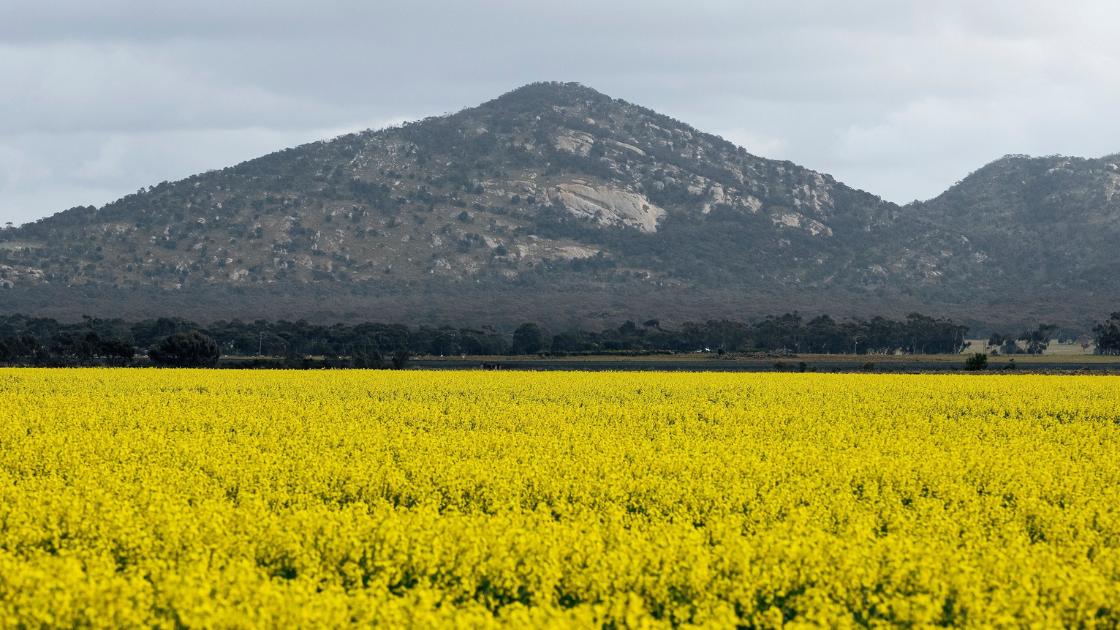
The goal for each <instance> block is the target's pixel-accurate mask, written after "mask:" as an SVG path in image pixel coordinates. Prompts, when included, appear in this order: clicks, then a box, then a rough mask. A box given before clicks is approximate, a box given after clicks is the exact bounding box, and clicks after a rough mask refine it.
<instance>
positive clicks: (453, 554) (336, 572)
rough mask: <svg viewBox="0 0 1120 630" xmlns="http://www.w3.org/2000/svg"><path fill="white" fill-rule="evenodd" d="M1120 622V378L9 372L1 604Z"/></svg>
mask: <svg viewBox="0 0 1120 630" xmlns="http://www.w3.org/2000/svg"><path fill="white" fill-rule="evenodd" d="M355 623H356V624H365V625H368V624H381V625H386V626H390V627H400V626H405V627H432V626H462V627H485V626H511V627H526V626H531V627H541V626H548V627H620V628H621V627H673V626H690V625H695V626H710V627H729V626H735V625H741V626H748V627H778V626H781V625H783V624H787V625H800V626H829V627H847V626H866V625H900V624H907V625H909V624H912V625H916V626H929V625H953V626H974V627H976V626H1006V625H1034V626H1039V627H1055V626H1086V627H1093V626H1098V627H1116V626H1117V625H1118V624H1120V379H1117V378H1112V377H1051V376H981V377H972V376H949V375H944V376H927V375H923V376H908V375H889V376H888V375H812V374H734V375H732V374H711V373H708V374H668V373H609V374H604V373H596V374H590V373H485V372H419V371H405V372H372V371H369V372H367V371H344V372H271V371H270V372H238V371H186V370H184V371H179V370H166V371H163V370H111V369H91V370H0V627H13V626H21V627H41V626H51V627H54V626H67V627H71V626H82V627H133V626H156V627H182V626H186V627H337V626H345V625H351V624H355Z"/></svg>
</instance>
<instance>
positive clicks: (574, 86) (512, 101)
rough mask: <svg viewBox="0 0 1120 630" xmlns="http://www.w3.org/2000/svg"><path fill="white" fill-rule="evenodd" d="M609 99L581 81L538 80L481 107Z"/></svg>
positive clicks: (563, 103)
mask: <svg viewBox="0 0 1120 630" xmlns="http://www.w3.org/2000/svg"><path fill="white" fill-rule="evenodd" d="M610 100H612V99H611V97H609V96H607V95H605V94H603V93H602V92H599V91H597V90H594V89H592V88H589V87H587V86H585V85H583V84H581V83H575V82H564V81H538V82H535V83H529V84H526V85H523V86H521V87H519V88H516V89H514V90H511V91H509V92H506V93H505V94H502V95H501V96H499V97H498V98H496V99H494V100H491V101H489V102H487V103H484V104H483V105H482V107H486V106H491V105H504V106H511V105H512V106H517V107H532V106H543V107H549V106H553V105H557V106H564V105H571V104H573V103H576V102H586V101H610Z"/></svg>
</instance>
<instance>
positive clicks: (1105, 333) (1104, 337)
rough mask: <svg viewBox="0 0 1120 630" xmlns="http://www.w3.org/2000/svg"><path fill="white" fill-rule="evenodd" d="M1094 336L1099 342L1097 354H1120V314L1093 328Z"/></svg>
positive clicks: (1115, 314) (1114, 314) (1117, 313)
mask: <svg viewBox="0 0 1120 630" xmlns="http://www.w3.org/2000/svg"><path fill="white" fill-rule="evenodd" d="M1093 334H1094V335H1095V336H1096V340H1097V354H1111V355H1115V354H1120V312H1116V313H1113V314H1112V316H1111V317H1109V318H1108V320H1107V321H1105V322H1101V323H1100V324H1097V325H1096V326H1095V327H1093Z"/></svg>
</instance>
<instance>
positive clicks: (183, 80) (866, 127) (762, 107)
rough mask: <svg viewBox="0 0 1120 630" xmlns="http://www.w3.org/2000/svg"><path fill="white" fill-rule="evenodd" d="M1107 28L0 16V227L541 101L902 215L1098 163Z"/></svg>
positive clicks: (462, 13)
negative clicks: (585, 109) (612, 104)
mask: <svg viewBox="0 0 1120 630" xmlns="http://www.w3.org/2000/svg"><path fill="white" fill-rule="evenodd" d="M779 5H781V6H779ZM1117 25H1120V2H1117V1H1116V0H1078V1H1076V2H1068V3H1059V2H1054V1H1053V0H1048V1H1045V2H1043V1H1034V0H1017V1H1000V0H984V1H982V2H978V1H976V0H969V1H964V0H961V1H955V0H945V1H938V0H929V1H927V2H899V1H898V0H881V1H880V0H847V1H845V2H835V1H833V0H827V1H825V0H821V1H806V2H796V1H790V2H782V3H779V2H773V1H771V0H765V1H753V0H750V1H748V0H738V1H726V2H715V1H703V0H689V1H688V2H683V1H679V0H676V1H672V2H666V1H656V0H643V1H634V2H629V1H626V2H609V1H605V0H598V1H583V0H564V1H562V2H561V1H543V0H542V1H539V2H534V1H532V0H520V1H514V0H510V1H506V2H497V1H490V2H479V1H475V2H438V3H437V2H424V1H419V0H408V1H400V2H393V1H383V0H367V1H364V2H362V1H353V2H342V1H338V2H331V1H327V0H317V1H316V2H294V1H286V0H270V1H268V2H263V1H261V2H243V1H238V0H221V1H215V0H192V1H191V2H160V1H154V0H148V1H146V2H126V1H121V0H98V1H97V2H89V1H88V0H56V1H47V0H2V2H0V85H2V86H3V88H2V89H3V91H2V94H3V98H0V223H2V222H6V221H12V222H15V223H17V224H19V223H22V222H25V221H30V220H34V219H36V218H39V217H43V216H47V215H49V214H53V213H54V212H57V211H59V210H62V209H65V208H68V207H71V206H75V205H89V204H93V205H98V206H100V205H102V204H104V203H106V202H109V201H112V200H114V199H116V198H118V197H120V196H122V195H124V194H127V193H129V192H133V191H135V190H136V189H138V188H140V187H141V186H147V185H149V184H155V183H158V182H160V181H163V180H174V179H179V178H182V177H185V176H188V175H191V174H193V173H196V172H200V171H204V170H208V169H213V168H220V167H223V166H228V165H231V164H234V163H237V162H240V161H242V160H245V159H248V158H252V157H255V156H258V155H261V154H264V153H268V152H270V151H273V150H276V149H280V148H284V147H287V146H292V145H295V144H299V143H302V142H307V141H311V140H316V139H320V138H323V137H329V136H334V135H338V134H340V133H344V132H347V131H354V130H359V129H365V128H370V127H375V128H376V127H381V126H384V125H386V124H392V123H395V122H400V121H403V120H409V119H415V118H422V117H424V116H429V115H433V114H441V113H449V112H453V111H456V110H458V109H461V108H463V107H468V106H472V105H475V104H478V103H479V102H482V101H484V100H488V99H490V98H493V97H495V96H497V95H499V94H501V93H503V92H506V91H509V90H510V89H513V88H515V87H517V86H519V85H522V84H524V83H528V82H532V81H540V80H563V81H579V82H581V83H584V84H586V85H588V86H591V87H593V88H595V89H597V90H599V91H601V92H604V93H606V94H609V95H611V96H615V97H619V98H624V99H626V100H629V101H632V102H635V103H638V104H641V105H645V106H647V107H650V108H652V109H654V110H657V111H659V112H662V113H665V114H668V115H670V116H673V117H674V118H678V119H680V120H683V121H685V122H688V123H690V124H692V125H694V126H695V127H698V128H700V129H702V130H705V131H710V132H713V133H717V134H719V135H722V136H723V137H725V138H727V139H728V140H731V141H733V142H735V143H737V144H741V145H743V146H744V147H746V148H747V149H748V150H749V151H751V152H752V153H755V154H758V155H762V156H766V157H773V158H780V159H789V160H792V161H794V162H797V163H800V164H803V165H805V166H808V167H810V168H813V169H816V170H820V171H824V172H827V173H831V174H833V175H835V176H836V177H837V178H838V179H840V180H841V181H844V182H846V183H848V184H850V185H852V186H855V187H857V188H863V189H865V190H869V191H871V192H874V193H876V194H879V195H882V196H883V197H885V198H887V199H890V200H892V201H897V202H900V203H901V202H906V201H910V200H912V199H916V198H917V199H925V198H929V197H931V196H934V195H936V194H937V193H939V192H940V191H941V190H943V189H944V188H946V187H947V186H949V185H951V184H952V183H953V182H954V181H956V180H958V179H960V178H961V177H963V176H965V175H966V174H967V173H968V172H970V171H972V170H975V169H976V168H978V167H980V166H981V165H983V164H984V163H986V162H989V161H991V160H993V159H995V158H998V157H999V156H1001V155H1004V154H1007V153H1030V154H1035V155H1046V154H1053V153H1063V154H1071V155H1082V156H1092V157H1098V156H1101V155H1106V154H1111V153H1116V152H1120V36H1118V35H1117Z"/></svg>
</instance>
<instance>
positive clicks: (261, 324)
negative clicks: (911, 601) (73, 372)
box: [0, 313, 1120, 368]
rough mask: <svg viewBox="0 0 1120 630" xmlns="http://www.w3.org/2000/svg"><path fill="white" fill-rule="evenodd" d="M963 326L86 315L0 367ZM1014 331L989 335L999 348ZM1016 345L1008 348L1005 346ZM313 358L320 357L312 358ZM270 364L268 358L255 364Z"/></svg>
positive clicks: (478, 350) (8, 341)
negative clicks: (503, 324)
mask: <svg viewBox="0 0 1120 630" xmlns="http://www.w3.org/2000/svg"><path fill="white" fill-rule="evenodd" d="M967 331H968V328H967V327H966V326H964V325H961V324H958V323H955V322H953V321H952V320H950V319H942V318H936V317H930V316H927V315H922V314H919V313H912V314H910V315H908V316H907V317H906V318H904V319H889V318H885V317H874V318H871V319H848V320H842V321H841V320H836V319H833V318H832V317H830V316H828V315H820V316H817V317H813V318H804V317H802V316H801V315H800V314H798V313H787V314H785V315H780V316H771V317H766V318H763V319H760V320H756V321H753V322H743V321H732V320H709V321H706V322H685V323H683V324H681V325H679V326H674V327H669V326H663V325H662V323H661V322H660V321H658V320H656V319H650V320H646V321H644V322H641V323H637V322H633V321H626V322H624V323H622V324H621V325H619V326H617V327H613V328H607V329H605V330H598V331H593V330H584V329H580V328H571V329H565V330H559V331H555V332H553V331H549V330H548V329H546V328H545V327H544V326H541V325H539V324H535V323H524V324H522V325H520V326H518V327H517V328H516V329H515V330H512V331H499V330H497V329H494V328H492V327H487V326H484V327H480V328H464V327H454V326H441V327H432V326H415V327H410V326H405V325H402V324H379V323H360V324H341V323H339V324H330V325H324V324H312V323H309V322H307V321H303V320H300V321H295V322H292V321H285V320H279V321H270V320H256V321H252V322H244V321H240V320H232V321H218V322H214V323H211V324H207V325H201V324H198V323H195V322H191V321H188V320H185V319H178V318H159V319H146V320H142V321H136V322H129V321H124V320H120V319H99V318H93V317H84V318H83V319H82V321H80V322H69V323H64V322H59V321H56V320H54V319H49V318H40V317H29V316H24V315H11V316H0V363H3V364H8V365H11V364H18V365H59V366H65V365H135V364H143V363H147V362H151V363H153V364H156V365H193V366H200V367H205V366H208V365H214V364H216V363H217V361H218V359H219V357H225V359H224V360H223V364H231V365H236V364H240V365H247V366H251V365H283V366H286V367H307V366H310V365H313V364H314V365H328V366H331V367H368V368H378V367H403V366H405V365H406V364H407V362H408V358H409V357H410V356H415V355H434V356H462V355H466V356H501V355H527V354H550V355H581V354H587V355H590V354H612V353H614V354H626V353H670V352H672V353H684V352H711V353H743V352H758V353H774V354H861V355H865V354H894V353H904V354H956V353H959V352H961V351H962V350H963V349H964V347H965V344H966V342H965V334H966V333H967ZM1050 332H1051V329H1050V328H1049V327H1046V326H1040V327H1039V329H1038V330H1035V331H1030V332H1029V333H1024V334H1023V335H1020V336H1019V337H1021V338H1023V339H1024V340H1025V347H1026V348H1027V350H1028V351H1032V350H1037V351H1041V349H1044V348H1045V343H1046V341H1047V339H1048V337H1047V335H1048V334H1049V333H1050ZM1094 332H1095V334H1096V341H1097V348H1098V352H1100V353H1102V354H1120V313H1114V314H1113V315H1112V316H1111V318H1110V319H1109V320H1107V321H1105V322H1103V323H1101V324H1098V325H1097V327H1096V328H1095V329H1094ZM1009 337H1010V336H1001V335H994V336H993V340H995V341H996V342H1005V341H1006V340H1007V339H1008V338H1009ZM1012 345H1013V344H1005V346H1006V347H1007V348H1008V351H1010V348H1011V346H1012ZM310 357H318V359H317V361H318V363H315V362H314V361H315V360H312V359H310ZM264 358H269V359H270V362H262V360H263V359H264Z"/></svg>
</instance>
